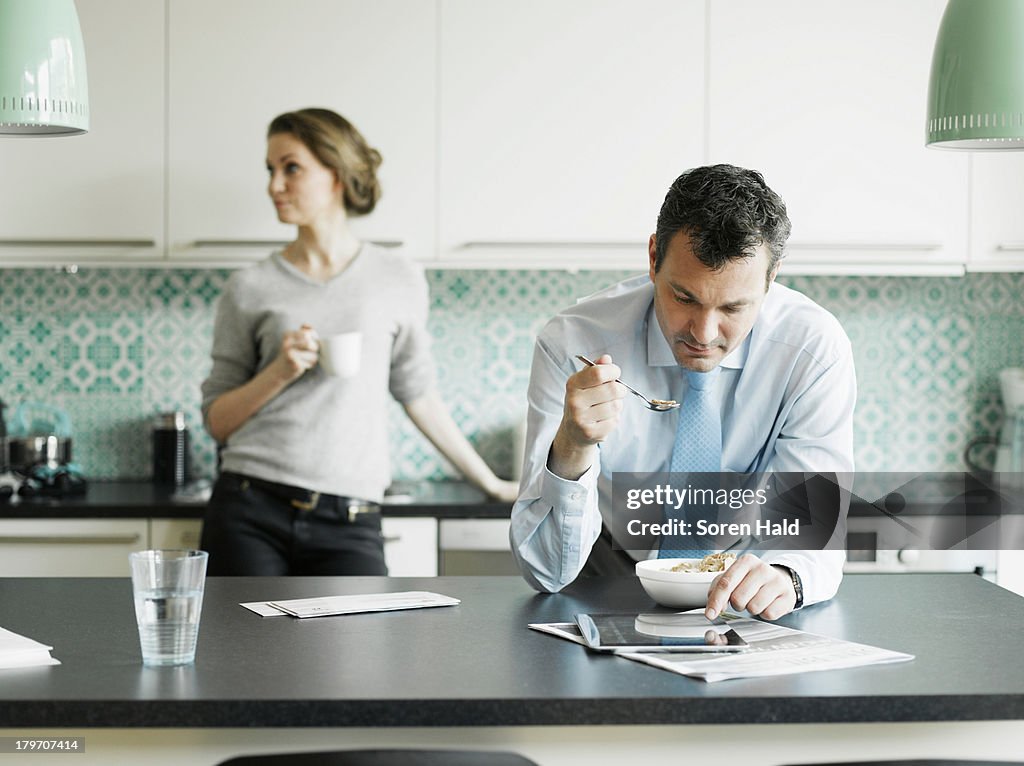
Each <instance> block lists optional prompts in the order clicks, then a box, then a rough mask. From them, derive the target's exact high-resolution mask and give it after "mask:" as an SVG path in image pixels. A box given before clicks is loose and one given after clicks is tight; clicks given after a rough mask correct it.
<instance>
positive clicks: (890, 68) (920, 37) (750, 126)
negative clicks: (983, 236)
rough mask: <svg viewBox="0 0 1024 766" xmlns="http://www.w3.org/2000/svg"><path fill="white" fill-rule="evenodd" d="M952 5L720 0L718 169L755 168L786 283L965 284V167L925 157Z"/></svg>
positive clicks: (963, 162) (715, 16)
mask: <svg viewBox="0 0 1024 766" xmlns="http://www.w3.org/2000/svg"><path fill="white" fill-rule="evenodd" d="M945 5H946V2H945V0H914V2H898V3H893V2H890V1H889V0H864V2H857V3H850V2H847V1H846V0H818V2H813V3H808V2H805V1H804V0H773V1H772V2H770V3H765V2H761V0H711V4H710V8H711V12H710V26H709V29H710V37H709V39H710V54H709V67H710V73H709V75H710V76H709V90H710V96H709V112H708V142H709V160H710V161H712V162H729V163H732V164H736V165H741V166H746V167H751V168H755V169H758V170H760V171H762V172H763V173H764V175H765V179H766V180H767V181H768V184H769V185H770V186H772V188H774V189H775V190H776V191H777V192H779V193H780V194H781V195H782V196H783V198H784V199H785V200H786V203H787V206H788V208H789V213H790V218H791V219H792V221H793V234H792V239H791V245H792V247H791V251H790V260H789V261H788V262H787V264H786V265H785V266H784V267H783V268H787V267H788V270H789V271H790V273H793V272H796V271H799V272H802V273H815V272H825V273H844V272H845V273H861V274H865V273H880V274H886V273H908V274H944V273H945V274H958V273H962V272H963V268H964V264H965V261H966V254H967V210H968V206H967V200H968V167H967V163H968V159H967V156H966V155H965V154H963V153H955V152H941V151H936V150H934V149H926V148H925V146H924V138H925V101H926V97H927V91H928V73H929V68H930V64H931V54H932V47H933V45H934V42H935V34H936V32H937V30H938V26H939V21H940V19H941V17H942V12H943V9H944V7H945Z"/></svg>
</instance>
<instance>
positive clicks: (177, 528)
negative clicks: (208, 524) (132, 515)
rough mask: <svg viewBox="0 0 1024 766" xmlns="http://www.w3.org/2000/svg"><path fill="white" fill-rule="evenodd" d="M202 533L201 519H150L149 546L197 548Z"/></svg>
mask: <svg viewBox="0 0 1024 766" xmlns="http://www.w3.org/2000/svg"><path fill="white" fill-rule="evenodd" d="M202 533H203V522H202V519H150V520H149V547H150V548H185V549H188V550H198V549H199V538H200V536H201V535H202Z"/></svg>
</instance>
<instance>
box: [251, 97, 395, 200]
mask: <svg viewBox="0 0 1024 766" xmlns="http://www.w3.org/2000/svg"><path fill="white" fill-rule="evenodd" d="M281 133H290V134H291V135H293V136H295V137H296V138H297V139H299V140H300V141H301V142H302V143H303V144H305V146H306V148H307V149H309V150H310V151H311V152H312V153H313V155H314V156H315V157H316V158H317V159H318V160H319V161H320V162H321V163H323V165H324V166H325V167H328V168H330V169H331V170H333V171H334V172H335V173H336V174H337V176H338V180H339V181H341V183H342V185H343V186H344V195H343V197H342V202H343V203H344V205H345V210H347V211H348V212H349V213H351V214H353V215H366V214H367V213H369V212H370V211H372V210H373V208H374V207H375V206H376V204H377V200H379V199H380V182H379V181H378V180H377V168H378V167H380V163H381V156H380V152H378V151H377V150H376V149H374V148H373V147H372V146H370V145H369V144H367V143H366V139H365V138H363V136H362V134H361V133H360V132H359V131H358V130H356V128H355V126H354V125H353V124H352V123H351V122H349V121H348V120H346V119H345V118H344V117H342V116H341V115H340V114H338V113H336V112H332V111H331V110H330V109H299V110H297V111H294V112H285V113H284V114H280V115H278V116H277V117H275V118H274V119H273V120H272V121H271V123H270V127H269V128H267V138H270V137H271V136H276V135H279V134H281Z"/></svg>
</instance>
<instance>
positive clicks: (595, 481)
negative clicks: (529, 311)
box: [511, 165, 856, 619]
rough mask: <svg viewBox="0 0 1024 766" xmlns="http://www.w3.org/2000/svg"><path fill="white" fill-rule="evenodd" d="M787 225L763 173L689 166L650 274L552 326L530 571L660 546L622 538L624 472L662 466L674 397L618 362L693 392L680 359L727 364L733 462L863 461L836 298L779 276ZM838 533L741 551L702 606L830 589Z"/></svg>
mask: <svg viewBox="0 0 1024 766" xmlns="http://www.w3.org/2000/svg"><path fill="white" fill-rule="evenodd" d="M789 232H790V222H789V218H788V216H787V214H786V208H785V204H784V203H783V201H782V200H781V198H779V196H778V195H777V194H775V192H773V191H772V190H771V189H770V188H769V187H768V186H767V185H766V184H765V182H764V179H763V178H762V177H761V175H760V174H759V173H756V172H754V171H750V170H744V169H741V168H736V167H733V166H730V165H716V166H711V167H703V168H696V169H693V170H690V171H688V172H686V173H684V174H683V175H681V176H680V177H679V178H678V179H676V181H675V182H674V183H673V185H672V187H671V188H670V190H669V192H668V195H667V196H666V198H665V202H664V204H663V205H662V208H661V212H660V214H659V216H658V223H657V230H656V232H655V233H654V234H653V235H651V238H650V242H649V245H648V250H649V258H650V271H649V274H648V275H644V276H641V277H636V278H633V279H629V280H626V281H625V282H621V283H619V284H617V285H614V286H612V287H610V288H608V289H606V290H603V291H601V292H598V293H596V294H595V295H592V296H590V297H589V298H586V299H584V300H582V301H580V302H579V303H578V304H577V305H576V306H573V307H572V308H569V309H567V310H565V311H564V312H562V313H561V314H559V315H558V316H556V317H555V318H554V319H552V320H551V321H550V322H549V323H548V324H547V325H546V326H545V328H544V329H543V330H542V331H541V333H540V335H539V337H538V339H537V345H536V348H535V351H534V359H533V368H532V371H531V377H530V387H529V394H528V397H529V417H528V427H527V438H526V443H527V449H526V455H525V458H524V465H523V482H522V484H521V488H520V496H519V499H518V500H517V502H516V504H515V506H514V507H513V509H512V527H511V542H512V550H513V553H514V554H515V556H516V558H517V560H518V562H519V566H520V569H521V571H522V573H523V576H524V577H525V578H526V580H527V581H528V582H529V583H530V584H531V585H533V587H535V588H537V589H538V590H542V591H550V592H554V591H558V590H561V589H562V588H564V587H565V586H566V585H568V584H570V583H571V582H573V580H575V579H576V577H577V576H579V575H580V573H581V572H585V573H594V574H600V573H610V572H614V571H619V572H627V571H631V567H629V564H630V563H631V562H632V561H634V560H638V559H645V558H648V557H650V556H652V555H657V553H656V552H653V553H652V552H651V551H648V550H627V551H621V550H613V545H612V543H611V540H610V535H609V532H608V527H610V526H611V523H610V518H611V516H610V514H611V511H612V502H611V501H612V474H613V473H615V472H661V471H668V470H669V461H670V457H671V454H672V451H673V445H674V443H675V442H676V423H677V421H678V415H677V414H676V413H657V412H652V411H650V410H648V409H646V408H645V407H644V406H643V403H642V402H640V401H639V400H638V399H634V398H633V397H632V396H630V395H628V394H627V392H626V391H625V389H624V388H623V387H622V386H621V385H619V384H618V383H616V382H615V381H616V379H617V378H619V377H620V376H621V377H622V378H623V379H624V380H626V382H628V383H629V384H630V385H632V386H634V387H635V388H637V389H639V390H640V391H642V392H643V393H645V394H647V395H648V396H651V397H656V398H659V399H675V400H676V401H683V400H684V398H685V395H686V390H687V387H688V384H687V382H686V381H687V378H686V375H685V372H686V371H694V372H708V371H711V370H714V369H715V368H719V373H718V375H717V380H716V382H715V389H716V397H717V406H718V408H719V410H720V414H721V446H722V454H721V470H722V471H728V472H740V473H761V472H810V473H819V472H834V473H838V474H847V475H848V474H851V473H852V472H853V408H854V403H855V401H856V378H855V374H854V367H853V354H852V351H851V348H850V342H849V339H848V338H847V336H846V334H845V332H844V331H843V329H842V327H841V326H840V325H839V323H838V321H837V320H836V319H835V317H833V316H832V315H831V314H829V313H828V312H827V311H826V310H825V309H823V308H821V307H820V306H818V305H817V304H815V303H814V302H813V301H811V300H810V299H808V298H807V297H805V296H803V295H802V294H800V293H797V292H795V291H793V290H790V289H788V288H786V287H783V286H782V285H779V284H776V283H775V276H776V274H777V273H778V268H779V264H780V261H781V259H782V257H783V255H784V250H785V244H786V240H787V239H788V237H789ZM577 354H581V355H583V356H586V357H588V358H590V359H593V360H596V361H597V365H596V366H594V367H584V366H583V365H581V364H580V363H579V362H577V361H576V355H577ZM581 367H582V369H580V368H581ZM680 368H682V369H680ZM626 396H628V397H629V398H628V400H626V399H625V398H624V397H626ZM676 412H678V411H676ZM682 436H683V437H684V438H685V434H684V435H682ZM602 528H603V529H604V533H603V534H602ZM836 534H837V535H838V534H839V533H838V532H837V533H836ZM599 538H600V540H599ZM614 547H615V548H618V547H619V546H614ZM827 547H828V548H829V549H827V550H815V551H808V550H793V551H769V552H764V553H762V554H761V555H760V556H753V555H744V556H741V557H740V558H739V559H738V560H737V561H736V562H734V563H733V565H732V566H731V567H730V568H729V569H728V570H727V571H726V572H725V573H723V574H722V575H721V576H719V578H718V579H717V580H716V582H715V583H714V585H713V586H712V589H711V592H710V594H709V598H708V606H707V610H706V612H707V614H708V616H709V617H713V616H714V615H716V614H718V613H720V612H721V611H722V610H723V609H725V608H726V607H727V606H730V605H731V606H732V608H734V609H738V610H744V609H745V610H747V611H749V612H750V613H751V614H755V615H760V616H762V617H764V618H766V619H777V618H778V617H781V616H782V615H784V614H786V613H788V612H790V611H792V610H793V609H794V608H799V607H800V606H801V605H803V604H811V603H815V602H818V601H823V600H826V599H829V598H831V597H832V596H833V595H834V594H835V592H836V589H837V588H838V586H839V583H840V581H841V579H842V565H843V561H844V559H845V541H841V540H834V541H832V544H831V545H829V546H827ZM592 554H593V557H594V562H596V561H600V562H601V564H600V566H598V567H596V568H595V567H594V562H591V564H590V565H589V566H588V558H590V557H591V556H592ZM608 562H612V563H611V565H610V566H609V563H608ZM615 562H618V563H615ZM585 567H587V568H585ZM616 567H617V568H616Z"/></svg>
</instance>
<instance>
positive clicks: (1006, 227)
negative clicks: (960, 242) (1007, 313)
mask: <svg viewBox="0 0 1024 766" xmlns="http://www.w3.org/2000/svg"><path fill="white" fill-rule="evenodd" d="M970 161H971V163H972V166H971V183H972V191H973V193H972V195H971V257H970V260H969V261H968V264H967V268H968V269H969V270H971V271H1024V217H1022V216H1021V214H1020V211H1021V210H1022V209H1024V154H1021V153H1020V152H990V153H982V152H976V153H973V154H972V155H971V160H970Z"/></svg>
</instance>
